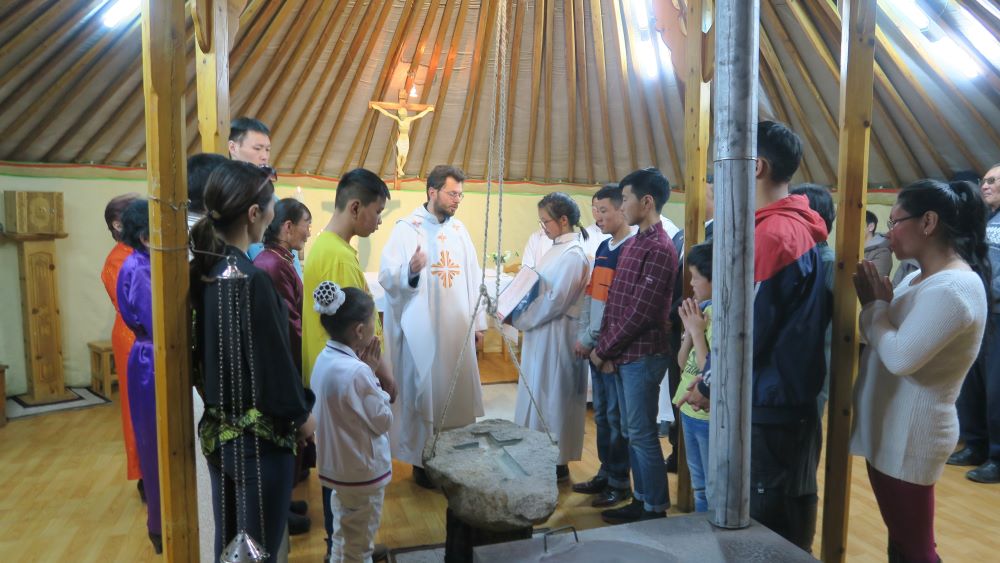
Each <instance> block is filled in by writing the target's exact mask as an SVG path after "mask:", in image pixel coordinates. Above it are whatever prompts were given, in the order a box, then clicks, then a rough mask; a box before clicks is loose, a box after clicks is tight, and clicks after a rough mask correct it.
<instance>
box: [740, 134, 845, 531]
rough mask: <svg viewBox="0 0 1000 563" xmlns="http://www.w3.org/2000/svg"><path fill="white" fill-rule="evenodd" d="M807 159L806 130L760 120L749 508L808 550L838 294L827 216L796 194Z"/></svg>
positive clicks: (814, 510)
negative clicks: (820, 404) (828, 333)
mask: <svg viewBox="0 0 1000 563" xmlns="http://www.w3.org/2000/svg"><path fill="white" fill-rule="evenodd" d="M801 159H802V142H801V141H800V139H799V137H798V135H796V134H795V133H794V132H792V131H791V130H790V129H788V127H786V126H784V125H782V124H780V123H774V122H771V121H764V122H761V123H759V124H758V126H757V168H756V179H757V182H756V183H757V186H756V189H757V194H756V205H757V212H756V217H755V228H754V287H755V297H754V320H753V391H752V401H753V412H752V415H751V438H750V442H751V447H750V515H751V517H753V518H754V519H756V520H757V521H759V522H760V523H762V524H764V525H765V526H767V527H769V528H771V529H772V530H774V531H775V532H777V533H779V534H780V535H782V536H784V537H785V538H786V539H788V540H789V541H791V542H792V543H794V544H796V545H798V546H799V547H801V548H802V549H804V550H806V551H809V550H810V549H811V546H812V540H813V536H814V534H815V531H816V508H817V495H816V493H817V487H816V469H817V466H818V464H819V451H820V447H821V444H822V439H821V433H820V426H819V420H818V413H817V410H816V397H817V395H818V394H819V392H820V390H821V389H822V387H823V377H824V374H825V373H826V359H825V357H824V331H825V330H826V326H827V324H829V322H830V318H831V309H832V301H833V296H832V295H831V293H830V290H829V289H828V288H827V286H826V284H825V278H826V273H825V265H824V263H823V261H822V259H821V257H820V250H819V243H821V242H823V241H825V240H826V239H827V236H828V232H827V227H826V224H825V222H824V221H823V219H822V217H820V216H819V214H817V213H816V212H815V211H813V210H812V209H810V208H809V200H808V199H807V198H806V197H805V196H802V195H788V186H789V183H790V181H791V179H792V175H793V174H795V171H796V170H797V169H798V167H799V162H800V161H801Z"/></svg>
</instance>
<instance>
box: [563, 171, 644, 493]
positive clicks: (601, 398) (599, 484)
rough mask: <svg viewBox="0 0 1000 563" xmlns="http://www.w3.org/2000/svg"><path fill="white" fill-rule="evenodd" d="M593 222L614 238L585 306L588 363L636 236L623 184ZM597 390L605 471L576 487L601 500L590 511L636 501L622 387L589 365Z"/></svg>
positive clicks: (610, 192)
mask: <svg viewBox="0 0 1000 563" xmlns="http://www.w3.org/2000/svg"><path fill="white" fill-rule="evenodd" d="M593 202H594V216H595V218H596V219H597V225H598V226H599V227H600V230H601V233H602V234H604V235H608V236H610V238H605V239H604V240H603V241H601V243H600V244H599V245H598V247H597V250H596V252H595V254H594V267H593V269H592V273H591V275H590V284H588V285H587V293H586V295H584V298H583V302H582V303H581V305H580V320H579V329H578V331H577V342H576V346H575V350H574V351H575V352H576V354H577V355H578V356H580V357H581V358H587V359H588V360H589V358H590V353H591V352H592V351H593V349H594V348H595V347H596V346H597V341H598V338H599V336H600V331H601V324H602V320H603V318H604V307H605V304H606V302H607V299H608V291H609V289H610V288H611V284H612V283H613V281H614V277H615V269H616V268H617V267H618V257H619V255H620V254H621V251H622V248H623V247H624V245H625V242H626V241H628V240H629V239H631V238H632V235H634V234H635V230H634V229H633V227H632V226H630V225H629V224H628V221H626V220H625V214H624V212H623V211H622V189H621V188H620V187H619V186H618V184H607V185H605V186H604V187H603V188H601V189H600V190H598V191H597V193H595V194H594V197H593ZM588 367H589V370H590V378H591V379H590V380H591V388H592V389H593V403H594V426H595V429H596V441H597V458H598V460H600V462H601V466H600V469H599V470H598V472H597V475H595V476H594V477H593V478H592V479H590V480H589V481H586V482H583V483H576V484H574V485H573V492H576V493H582V494H588V495H596V496H595V497H594V499H593V500H592V501H591V503H590V505H591V506H594V507H608V506H613V505H615V504H618V503H620V502H622V501H625V500H628V498H629V497H630V496H632V491H631V488H632V487H631V484H630V483H629V465H628V463H629V459H628V440H627V439H626V437H625V432H624V431H623V430H622V424H623V420H622V415H621V408H620V407H619V405H618V387H617V385H616V383H615V377H616V376H615V374H614V373H604V372H602V371H601V370H599V369H597V368H595V367H594V366H593V364H589V365H588Z"/></svg>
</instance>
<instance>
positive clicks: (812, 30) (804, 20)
mask: <svg viewBox="0 0 1000 563" xmlns="http://www.w3.org/2000/svg"><path fill="white" fill-rule="evenodd" d="M786 8H787V9H788V10H789V11H790V12H791V14H792V16H793V17H794V18H795V20H796V21H797V22H798V23H799V25H800V26H801V27H802V31H803V32H804V33H805V35H806V37H807V38H808V39H809V43H810V44H811V45H812V47H813V50H814V51H815V53H816V54H818V55H819V56H820V60H821V61H822V62H823V64H824V66H826V68H827V69H828V70H829V71H830V74H831V76H833V78H834V80H836V81H837V82H839V81H840V69H839V68H838V66H837V63H836V61H834V60H833V56H832V55H831V53H830V50H829V49H828V48H827V46H826V43H825V42H824V41H823V39H822V37H821V33H820V32H819V30H818V29H817V27H816V25H815V23H814V21H813V19H812V18H811V17H810V16H809V15H807V14H806V12H805V9H804V8H803V6H802V4H801V3H800V2H792V3H790V4H787V5H786ZM816 19H817V21H820V22H821V23H823V24H827V25H826V26H825V27H830V26H829V22H826V21H823V18H819V17H817V18H816ZM837 21H838V25H839V21H840V20H839V19H838V20H837ZM776 27H779V28H780V27H781V26H780V25H779V26H776ZM835 33H839V27H838V28H837V30H836V32H835ZM838 37H839V36H838ZM838 41H839V38H838ZM875 68H876V72H881V71H880V69H879V67H878V64H876V66H875ZM880 84H881V81H880ZM889 88H891V86H886V87H885V89H886V90H887V91H888V90H889ZM876 102H877V104H876V105H878V106H879V109H881V110H882V112H883V113H884V114H885V116H886V118H887V119H886V125H887V126H888V129H889V131H890V133H891V134H892V135H893V137H894V138H895V139H897V143H898V146H900V147H901V148H902V150H903V152H904V153H905V154H906V156H907V159H908V161H909V162H910V163H911V164H912V163H917V162H918V161H917V158H916V156H915V155H914V154H913V151H912V150H911V149H910V147H909V145H908V143H907V142H900V141H899V140H900V139H902V135H901V134H900V132H899V129H898V128H897V127H896V125H895V123H894V121H893V120H892V115H891V114H890V113H889V112H888V111H887V110H886V108H885V103H884V100H882V98H881V97H877V98H876ZM901 111H903V112H904V113H905V112H907V111H909V110H908V109H907V108H906V107H905V106H904V107H902V108H901ZM919 132H922V131H920V130H918V133H919ZM872 146H874V147H875V152H877V153H878V154H879V157H880V158H881V159H882V160H883V161H884V162H886V163H887V165H888V163H890V162H891V161H890V160H889V155H888V153H887V152H886V150H885V148H884V146H883V143H882V142H881V141H880V139H879V134H878V132H877V131H874V130H873V131H872ZM918 164H919V163H918ZM920 169H921V168H920V167H919V166H917V167H916V168H915V170H920ZM922 175H926V174H922ZM894 177H895V176H894Z"/></svg>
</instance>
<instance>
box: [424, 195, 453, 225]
mask: <svg viewBox="0 0 1000 563" xmlns="http://www.w3.org/2000/svg"><path fill="white" fill-rule="evenodd" d="M427 211H430V212H431V214H432V215H434V216H435V217H437V218H438V219H440V220H441V222H442V223H444V222H445V221H447V220H448V219H451V218H452V217H454V216H455V211H458V209H457V208H456V209H454V210H452V209H449V208H448V206H447V205H443V204H441V203H440V202H439V201H438V199H437V198H435V199H431V200H430V201H428V202H427Z"/></svg>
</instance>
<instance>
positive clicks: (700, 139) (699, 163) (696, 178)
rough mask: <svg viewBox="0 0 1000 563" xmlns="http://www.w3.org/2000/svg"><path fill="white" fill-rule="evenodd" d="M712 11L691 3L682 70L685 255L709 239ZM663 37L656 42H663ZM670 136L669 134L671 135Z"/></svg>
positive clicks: (682, 493)
mask: <svg viewBox="0 0 1000 563" xmlns="http://www.w3.org/2000/svg"><path fill="white" fill-rule="evenodd" d="M711 12H712V10H711V8H710V7H709V6H706V2H705V1H704V0H691V2H690V3H689V4H688V16H687V17H688V19H687V30H688V33H687V37H686V38H685V43H686V49H685V51H684V52H685V60H684V67H683V68H681V69H678V70H679V72H681V73H683V74H682V76H684V177H683V180H682V182H683V183H684V255H685V256H687V254H688V251H690V250H691V247H692V246H694V245H696V244H698V243H700V242H704V240H705V220H706V216H705V211H706V209H705V194H706V185H705V184H706V178H705V172H706V170H707V169H708V133H709V118H710V117H711V116H710V115H709V111H711V98H712V85H711V83H710V82H705V81H703V80H702V76H703V72H702V70H703V69H702V67H703V62H704V61H705V56H704V53H703V51H704V50H705V49H712V48H713V47H714V45H707V44H706V43H705V41H704V37H705V36H704V34H703V30H704V28H705V27H706V26H705V24H706V23H709V24H710V23H711V21H712V13H711ZM660 40H661V39H660V38H659V37H657V38H656V41H660ZM667 134H668V135H669V132H667ZM683 280H684V288H683V290H684V296H685V297H690V296H691V283H690V281H691V274H690V272H688V271H686V268H685V272H684V273H683ZM683 446H684V442H683V440H680V439H678V450H680V451H681V452H682V454H683V455H680V456H678V460H677V508H678V509H680V510H682V511H684V512H690V511H692V510H693V509H694V505H693V500H694V498H693V496H692V491H691V477H690V474H689V473H688V472H687V463H685V461H686V457H687V452H684V447H683Z"/></svg>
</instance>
